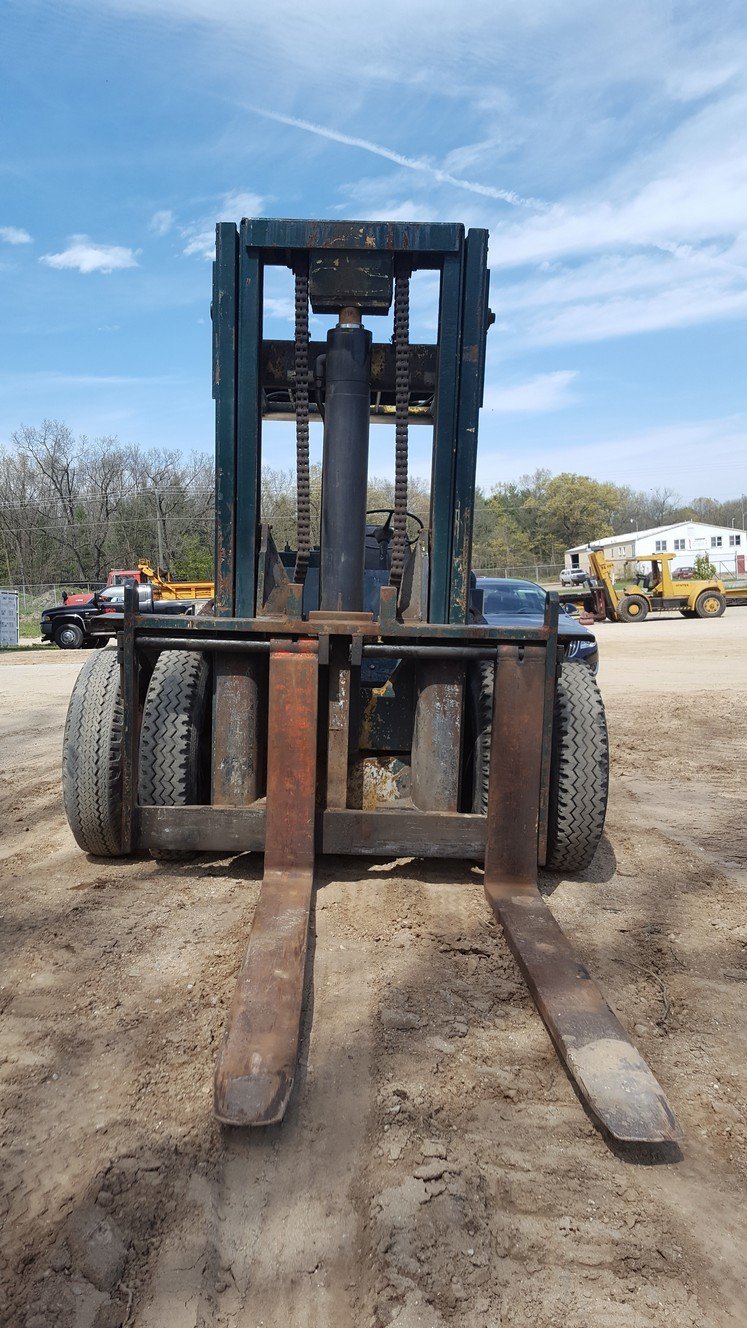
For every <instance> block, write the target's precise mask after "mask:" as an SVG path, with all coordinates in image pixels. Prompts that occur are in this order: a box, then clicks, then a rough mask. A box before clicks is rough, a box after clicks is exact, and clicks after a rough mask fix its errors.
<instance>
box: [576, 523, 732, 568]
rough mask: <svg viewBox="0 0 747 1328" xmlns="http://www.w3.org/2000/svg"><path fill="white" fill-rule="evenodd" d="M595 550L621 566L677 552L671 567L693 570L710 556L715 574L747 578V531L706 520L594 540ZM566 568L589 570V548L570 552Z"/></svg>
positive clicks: (586, 546) (582, 545) (583, 545)
mask: <svg viewBox="0 0 747 1328" xmlns="http://www.w3.org/2000/svg"><path fill="white" fill-rule="evenodd" d="M592 542H593V545H594V548H595V549H602V550H603V552H604V555H605V557H606V558H609V559H610V561H611V562H614V563H616V564H619V570H620V571H622V564H623V563H625V562H627V561H629V560H630V559H635V558H640V557H641V556H642V555H644V554H652V553H674V554H676V557H675V558H674V559H673V561H672V564H671V567H672V570H673V571H675V570H676V569H677V568H678V567H693V566H694V564H695V559H696V558H697V557H698V555H699V554H704V553H705V554H707V555H708V557H709V558H710V560H711V562H712V564H713V566H714V567H715V568H716V575H717V576H720V577H734V576H745V575H747V564H746V562H745V560H746V559H747V531H744V530H735V529H734V527H733V526H712V525H709V524H708V522H706V521H675V522H673V523H671V524H670V525H668V526H653V527H652V528H651V530H629V531H627V532H626V533H625V534H624V535H608V536H607V537H606V538H605V539H601V540H593V541H592ZM565 565H566V567H582V568H584V569H585V570H587V571H588V567H589V545H588V544H579V545H577V546H576V548H575V549H568V550H567V551H566V555H565Z"/></svg>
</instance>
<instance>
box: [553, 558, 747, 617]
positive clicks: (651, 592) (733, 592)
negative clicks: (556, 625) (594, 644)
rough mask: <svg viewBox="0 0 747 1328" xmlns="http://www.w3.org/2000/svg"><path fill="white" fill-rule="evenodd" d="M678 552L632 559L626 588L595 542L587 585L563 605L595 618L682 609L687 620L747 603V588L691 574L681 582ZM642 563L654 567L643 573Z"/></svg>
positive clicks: (567, 596) (565, 597)
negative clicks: (675, 563) (618, 584)
mask: <svg viewBox="0 0 747 1328" xmlns="http://www.w3.org/2000/svg"><path fill="white" fill-rule="evenodd" d="M676 557H677V554H676V553H642V554H638V555H637V556H636V558H634V559H632V560H630V559H629V560H628V563H630V562H631V561H632V563H633V571H634V576H635V579H634V580H633V581H632V584H631V578H630V576H629V574H628V565H627V564H626V568H625V572H626V575H627V576H628V584H626V585H625V587H624V589H623V590H622V591H620V590H618V589H617V587H616V585H615V564H614V562H612V560H611V559H609V558H605V556H604V551H603V549H602V547H601V546H594V545H593V544H592V545H590V546H589V552H588V559H589V573H588V576H587V577H586V586H585V587H584V586H583V585H581V586H577V587H576V588H575V590H565V591H561V594H560V599H561V601H562V602H563V604H575V605H576V606H577V608H579V609H581V610H583V611H584V612H585V613H587V614H591V618H592V620H593V621H595V622H604V620H605V618H607V619H609V621H610V622H624V623H635V622H644V620H645V619H646V618H647V617H648V615H649V614H650V613H655V614H659V613H680V614H681V615H682V617H683V618H721V617H722V616H723V613H724V611H725V610H726V609H727V608H728V607H729V605H740V604H747V592H746V591H745V589H744V587H727V586H725V585H724V583H723V581H721V580H719V579H718V578H717V577H712V578H711V579H710V580H702V579H701V580H697V579H694V578H691V579H690V580H687V581H677V582H675V581H674V579H673V577H672V562H673V560H674V559H675V558H676ZM641 564H646V565H650V568H651V570H650V571H648V572H644V573H641V572H640V570H639V568H640V565H641Z"/></svg>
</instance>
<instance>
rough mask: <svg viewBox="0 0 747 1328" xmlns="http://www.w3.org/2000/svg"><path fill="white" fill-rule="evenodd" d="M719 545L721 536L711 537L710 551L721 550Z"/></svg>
mask: <svg viewBox="0 0 747 1328" xmlns="http://www.w3.org/2000/svg"><path fill="white" fill-rule="evenodd" d="M721 544H722V539H721V536H720V535H711V548H712V549H720V548H721Z"/></svg>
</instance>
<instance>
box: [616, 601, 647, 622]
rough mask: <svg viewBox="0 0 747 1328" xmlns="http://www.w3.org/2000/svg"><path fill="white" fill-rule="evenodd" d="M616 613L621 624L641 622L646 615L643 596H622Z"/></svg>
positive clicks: (645, 602) (645, 603)
mask: <svg viewBox="0 0 747 1328" xmlns="http://www.w3.org/2000/svg"><path fill="white" fill-rule="evenodd" d="M617 612H618V614H619V616H620V617H621V618H622V620H623V622H643V619H644V618H645V617H646V615H647V613H648V603H647V601H646V600H645V599H644V598H643V595H623V597H622V599H621V600H620V603H619V604H618V606H617Z"/></svg>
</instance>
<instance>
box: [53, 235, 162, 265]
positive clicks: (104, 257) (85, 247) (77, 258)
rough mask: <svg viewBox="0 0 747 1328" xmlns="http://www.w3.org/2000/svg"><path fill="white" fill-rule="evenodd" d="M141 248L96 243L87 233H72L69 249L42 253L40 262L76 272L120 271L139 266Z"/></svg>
mask: <svg viewBox="0 0 747 1328" xmlns="http://www.w3.org/2000/svg"><path fill="white" fill-rule="evenodd" d="M139 252H140V250H139V249H129V248H126V247H125V246H124V245H120V244H94V243H93V242H92V241H91V240H89V238H88V236H87V235H72V236H71V237H70V244H69V245H68V247H67V249H63V250H62V251H61V252H60V253H59V254H42V256H41V258H40V259H39V262H40V263H45V264H46V266H47V267H54V268H72V269H73V270H75V271H76V272H84V273H86V274H88V273H91V272H104V273H106V272H119V271H121V270H122V269H124V268H128V267H137V255H138V254H139Z"/></svg>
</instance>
